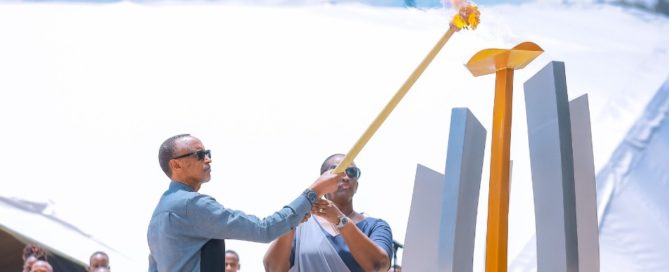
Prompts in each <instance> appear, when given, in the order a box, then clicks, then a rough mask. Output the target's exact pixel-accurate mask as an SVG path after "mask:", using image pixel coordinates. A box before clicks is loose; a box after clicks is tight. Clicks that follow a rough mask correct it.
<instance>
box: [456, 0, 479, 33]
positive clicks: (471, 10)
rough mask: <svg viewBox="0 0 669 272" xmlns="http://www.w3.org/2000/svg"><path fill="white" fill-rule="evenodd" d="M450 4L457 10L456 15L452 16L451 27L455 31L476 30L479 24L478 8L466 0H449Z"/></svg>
mask: <svg viewBox="0 0 669 272" xmlns="http://www.w3.org/2000/svg"><path fill="white" fill-rule="evenodd" d="M451 4H453V7H455V8H456V9H457V10H458V13H456V14H455V15H453V19H452V20H451V25H453V26H454V27H455V28H456V29H457V30H461V29H463V28H464V29H471V30H474V29H476V27H477V26H478V25H479V22H481V19H480V17H481V12H479V8H478V7H477V6H476V5H475V4H473V3H471V2H470V1H468V0H451Z"/></svg>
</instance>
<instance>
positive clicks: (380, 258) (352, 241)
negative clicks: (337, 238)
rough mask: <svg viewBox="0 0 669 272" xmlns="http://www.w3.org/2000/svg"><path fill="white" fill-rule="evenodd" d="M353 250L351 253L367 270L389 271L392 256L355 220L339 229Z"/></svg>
mask: <svg viewBox="0 0 669 272" xmlns="http://www.w3.org/2000/svg"><path fill="white" fill-rule="evenodd" d="M339 231H340V232H341V235H342V237H343V238H344V241H346V244H347V245H348V248H349V249H350V250H351V255H353V258H354V259H355V261H356V262H358V264H360V267H362V269H364V270H365V271H388V268H390V257H389V256H388V253H386V251H385V250H383V249H382V248H381V247H379V246H378V245H376V244H375V243H374V241H372V240H371V239H370V238H369V237H367V235H365V234H364V233H363V232H362V231H360V229H358V227H356V226H355V223H353V221H349V223H348V224H346V225H344V227H343V228H341V229H340V230H339Z"/></svg>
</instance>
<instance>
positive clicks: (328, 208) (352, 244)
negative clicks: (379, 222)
mask: <svg viewBox="0 0 669 272" xmlns="http://www.w3.org/2000/svg"><path fill="white" fill-rule="evenodd" d="M321 208H322V209H323V212H319V213H318V214H319V215H321V217H323V218H325V219H326V220H328V221H329V222H330V223H332V224H335V225H336V224H338V223H339V218H341V217H343V216H344V214H343V213H342V212H341V211H340V210H339V209H338V208H337V206H336V205H335V204H334V203H332V202H331V201H329V200H324V199H319V200H318V201H316V202H315V203H314V208H312V210H317V211H318V210H320V209H321ZM376 231H379V232H382V231H386V232H387V235H386V236H388V237H389V239H390V242H391V243H392V236H391V235H392V234H390V227H389V226H387V227H385V228H381V227H379V228H375V230H373V232H376ZM339 232H340V233H341V236H342V237H343V238H344V241H345V242H346V244H347V245H348V248H349V249H350V250H351V255H353V258H354V259H355V261H356V262H358V264H359V265H360V267H362V269H364V270H365V271H388V268H390V256H388V253H386V251H385V250H384V249H383V248H381V247H380V246H378V245H377V244H376V243H374V241H373V240H372V239H371V238H370V237H367V235H366V234H365V233H363V232H362V231H360V229H358V227H356V226H355V223H353V221H349V223H348V224H346V225H344V226H343V227H342V228H341V229H339ZM377 234H379V236H383V235H382V234H381V233H377ZM374 235H375V233H372V236H374ZM391 247H392V245H391Z"/></svg>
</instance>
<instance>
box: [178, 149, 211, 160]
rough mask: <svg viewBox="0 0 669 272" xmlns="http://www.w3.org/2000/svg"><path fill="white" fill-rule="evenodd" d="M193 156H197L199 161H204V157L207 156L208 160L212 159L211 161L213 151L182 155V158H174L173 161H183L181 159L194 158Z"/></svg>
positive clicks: (199, 151)
mask: <svg viewBox="0 0 669 272" xmlns="http://www.w3.org/2000/svg"><path fill="white" fill-rule="evenodd" d="M193 155H197V159H198V160H204V157H205V156H207V158H210V159H211V150H209V149H207V150H198V151H195V152H191V153H188V154H183V155H181V156H176V157H174V158H172V159H173V160H176V159H181V158H185V157H188V156H193Z"/></svg>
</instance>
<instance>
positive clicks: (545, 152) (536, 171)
mask: <svg viewBox="0 0 669 272" xmlns="http://www.w3.org/2000/svg"><path fill="white" fill-rule="evenodd" d="M524 87H525V109H526V111H527V130H528V141H529V147H530V162H531V163H530V166H531V170H532V189H533V192H534V210H535V220H536V222H535V223H536V231H537V271H539V272H547V271H579V270H578V269H579V268H578V241H577V231H576V199H575V188H574V186H575V185H574V161H573V149H572V139H571V121H570V113H569V102H568V98H567V84H566V77H565V70H564V63H563V62H555V61H554V62H551V63H549V64H548V65H546V66H545V67H544V68H542V69H541V70H540V71H539V72H538V73H537V74H535V75H534V76H532V78H530V79H529V80H527V81H526V82H525V84H524Z"/></svg>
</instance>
